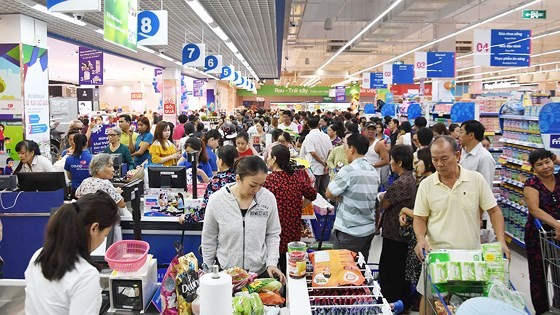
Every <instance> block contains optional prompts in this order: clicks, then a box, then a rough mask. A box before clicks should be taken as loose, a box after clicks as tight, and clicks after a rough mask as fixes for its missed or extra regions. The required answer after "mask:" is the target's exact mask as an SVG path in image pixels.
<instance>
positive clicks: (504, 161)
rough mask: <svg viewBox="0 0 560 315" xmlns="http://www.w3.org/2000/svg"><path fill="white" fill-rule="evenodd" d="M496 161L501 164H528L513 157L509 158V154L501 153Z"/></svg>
mask: <svg viewBox="0 0 560 315" xmlns="http://www.w3.org/2000/svg"><path fill="white" fill-rule="evenodd" d="M498 162H499V163H501V164H507V163H510V164H515V165H519V166H525V165H527V164H528V163H525V162H523V161H521V160H518V159H514V158H511V157H509V156H503V155H502V156H500V157H499V158H498Z"/></svg>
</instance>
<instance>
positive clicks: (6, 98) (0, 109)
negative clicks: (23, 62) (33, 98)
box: [0, 44, 23, 115]
mask: <svg viewBox="0 0 560 315" xmlns="http://www.w3.org/2000/svg"><path fill="white" fill-rule="evenodd" d="M19 52H20V50H19V45H18V44H0V114H1V115H6V114H7V115H10V114H11V115H13V114H21V113H22V112H23V104H22V102H21V68H20V66H19V64H20V57H19Z"/></svg>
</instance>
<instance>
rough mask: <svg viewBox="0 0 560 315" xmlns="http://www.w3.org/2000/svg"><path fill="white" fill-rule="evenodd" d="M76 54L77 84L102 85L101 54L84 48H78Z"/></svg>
mask: <svg viewBox="0 0 560 315" xmlns="http://www.w3.org/2000/svg"><path fill="white" fill-rule="evenodd" d="M78 52H79V57H78V67H79V70H78V72H79V73H78V83H79V84H80V85H103V52H101V51H98V50H95V49H90V48H86V47H79V49H78Z"/></svg>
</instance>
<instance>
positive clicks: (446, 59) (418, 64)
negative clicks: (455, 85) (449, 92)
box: [414, 51, 455, 78]
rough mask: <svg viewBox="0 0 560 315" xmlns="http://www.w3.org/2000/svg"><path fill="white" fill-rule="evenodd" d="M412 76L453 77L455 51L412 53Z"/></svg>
mask: <svg viewBox="0 0 560 315" xmlns="http://www.w3.org/2000/svg"><path fill="white" fill-rule="evenodd" d="M414 76H415V77H417V78H454V77H455V52H435V51H429V52H416V53H414Z"/></svg>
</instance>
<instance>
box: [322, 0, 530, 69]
mask: <svg viewBox="0 0 560 315" xmlns="http://www.w3.org/2000/svg"><path fill="white" fill-rule="evenodd" d="M402 1H403V0H396V1H395V2H394V3H393V4H392V5H391V6H390V7H388V8H387V9H386V10H385V11H383V13H381V14H380V15H379V16H378V17H376V18H375V19H374V20H373V21H371V22H370V23H369V24H368V25H367V26H366V27H364V28H363V29H362V30H361V31H360V32H358V34H356V36H354V38H352V39H351V40H349V41H348V42H346V44H345V45H344V46H342V47H340V49H339V50H337V52H336V53H334V55H332V56H331V57H330V58H329V60H327V62H325V63H324V64H323V65H322V66H321V67H319V70H323V69H324V68H325V67H326V66H327V65H328V64H329V63H331V62H332V61H333V60H334V59H335V58H336V57H338V55H340V54H341V53H342V52H343V51H344V50H345V49H346V48H348V47H350V45H352V43H354V42H355V41H356V40H357V39H358V38H360V37H361V36H362V35H364V33H365V32H367V31H368V30H369V29H370V28H371V27H372V26H373V25H375V23H377V22H378V21H379V20H381V19H382V18H383V17H384V16H385V15H387V14H388V13H389V12H391V10H393V9H394V8H395V7H396V6H397V5H398V4H399V3H401V2H402ZM539 1H540V0H539ZM325 22H326V21H325Z"/></svg>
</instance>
